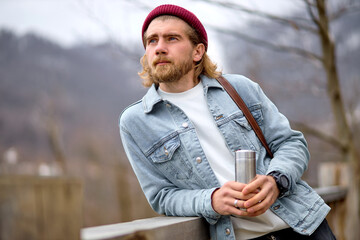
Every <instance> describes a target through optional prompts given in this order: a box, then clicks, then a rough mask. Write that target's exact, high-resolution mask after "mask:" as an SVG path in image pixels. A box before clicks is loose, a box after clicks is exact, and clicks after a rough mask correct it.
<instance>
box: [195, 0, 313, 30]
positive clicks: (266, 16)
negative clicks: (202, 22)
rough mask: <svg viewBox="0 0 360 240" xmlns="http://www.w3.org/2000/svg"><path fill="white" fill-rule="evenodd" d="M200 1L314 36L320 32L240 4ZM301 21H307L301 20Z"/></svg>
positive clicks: (212, 0)
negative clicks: (271, 21)
mask: <svg viewBox="0 0 360 240" xmlns="http://www.w3.org/2000/svg"><path fill="white" fill-rule="evenodd" d="M198 1H203V2H207V3H211V4H213V5H218V6H222V7H225V8H228V9H233V10H237V11H241V12H245V13H248V14H251V15H255V16H258V17H262V18H264V19H268V20H273V21H276V22H278V23H281V24H283V25H287V26H290V27H292V28H294V29H296V30H300V29H301V30H305V31H308V32H311V33H313V34H317V32H318V31H317V29H315V28H313V27H311V26H310V25H305V24H302V23H300V22H297V21H295V20H293V19H288V18H284V17H279V16H276V15H273V14H270V13H266V12H263V11H259V10H254V9H250V8H247V7H244V6H242V5H240V4H235V3H232V2H224V1H221V2H219V1H214V0H198ZM301 20H302V21H306V19H301Z"/></svg>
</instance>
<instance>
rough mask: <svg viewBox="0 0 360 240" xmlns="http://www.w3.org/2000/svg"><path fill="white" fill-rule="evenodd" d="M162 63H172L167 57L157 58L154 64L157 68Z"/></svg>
mask: <svg viewBox="0 0 360 240" xmlns="http://www.w3.org/2000/svg"><path fill="white" fill-rule="evenodd" d="M161 62H167V63H172V61H171V60H170V59H169V58H166V57H157V58H155V59H154V61H153V62H152V65H153V66H156V65H157V64H158V63H161Z"/></svg>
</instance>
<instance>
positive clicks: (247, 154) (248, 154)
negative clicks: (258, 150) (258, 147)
mask: <svg viewBox="0 0 360 240" xmlns="http://www.w3.org/2000/svg"><path fill="white" fill-rule="evenodd" d="M235 158H236V159H239V158H255V152H254V151H253V150H237V151H236V152H235Z"/></svg>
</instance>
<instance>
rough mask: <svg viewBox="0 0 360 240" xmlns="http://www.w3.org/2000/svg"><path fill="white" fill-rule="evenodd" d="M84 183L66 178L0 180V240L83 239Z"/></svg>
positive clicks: (30, 177)
mask: <svg viewBox="0 0 360 240" xmlns="http://www.w3.org/2000/svg"><path fill="white" fill-rule="evenodd" d="M82 200H83V199H82V184H81V183H80V181H78V180H75V179H72V178H64V177H38V176H6V177H5V176H2V177H0V239H2V240H19V239H27V240H48V239H49V240H56V239H69V240H78V239H80V229H81V227H82Z"/></svg>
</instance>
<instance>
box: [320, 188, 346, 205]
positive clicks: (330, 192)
mask: <svg viewBox="0 0 360 240" xmlns="http://www.w3.org/2000/svg"><path fill="white" fill-rule="evenodd" d="M315 191H316V192H317V193H318V194H319V195H320V196H321V197H322V199H324V201H325V202H326V203H331V202H336V201H341V200H344V199H345V197H346V194H347V191H348V188H347V187H344V186H328V187H321V188H315Z"/></svg>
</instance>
